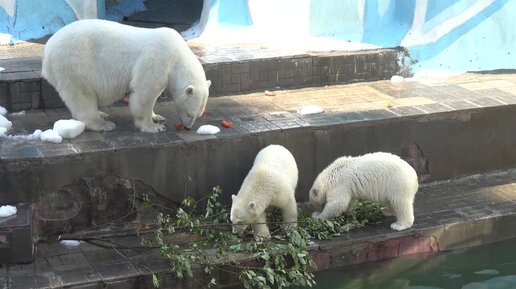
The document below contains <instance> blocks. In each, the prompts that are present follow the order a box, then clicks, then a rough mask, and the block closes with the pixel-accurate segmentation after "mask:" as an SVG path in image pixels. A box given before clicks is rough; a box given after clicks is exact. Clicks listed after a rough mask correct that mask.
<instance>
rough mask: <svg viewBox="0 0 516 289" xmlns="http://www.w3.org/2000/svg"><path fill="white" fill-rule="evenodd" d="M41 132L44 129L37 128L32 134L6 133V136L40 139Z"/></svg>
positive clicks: (21, 138)
mask: <svg viewBox="0 0 516 289" xmlns="http://www.w3.org/2000/svg"><path fill="white" fill-rule="evenodd" d="M41 133H42V131H41V130H40V129H37V130H35V131H34V132H33V133H32V134H21V135H6V136H5V137H7V138H9V139H13V140H37V139H40V137H41Z"/></svg>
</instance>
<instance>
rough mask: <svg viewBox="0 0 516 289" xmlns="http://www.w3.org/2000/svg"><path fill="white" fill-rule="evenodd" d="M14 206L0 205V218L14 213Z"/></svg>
mask: <svg viewBox="0 0 516 289" xmlns="http://www.w3.org/2000/svg"><path fill="white" fill-rule="evenodd" d="M16 212H17V210H16V207H14V206H10V205H5V206H1V207H0V218H5V217H9V216H12V215H16Z"/></svg>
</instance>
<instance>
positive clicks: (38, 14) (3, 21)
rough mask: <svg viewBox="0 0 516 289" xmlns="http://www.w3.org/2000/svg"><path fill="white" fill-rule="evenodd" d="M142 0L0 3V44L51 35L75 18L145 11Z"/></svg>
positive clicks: (116, 16) (114, 16) (18, 0)
mask: <svg viewBox="0 0 516 289" xmlns="http://www.w3.org/2000/svg"><path fill="white" fill-rule="evenodd" d="M143 1H144V0H45V1H41V0H0V44H12V43H16V42H17V41H19V40H29V39H37V38H40V37H43V36H45V35H48V34H53V33H55V32H56V31H57V30H59V29H60V28H61V27H63V26H64V25H66V24H68V23H71V22H73V21H75V20H78V19H86V18H101V19H104V18H108V19H112V20H120V19H122V17H123V16H126V15H129V14H132V13H134V12H138V11H143V10H145V6H144V5H143Z"/></svg>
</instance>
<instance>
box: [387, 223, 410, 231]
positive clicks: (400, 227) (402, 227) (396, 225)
mask: <svg viewBox="0 0 516 289" xmlns="http://www.w3.org/2000/svg"><path fill="white" fill-rule="evenodd" d="M410 227H411V226H409V225H405V224H402V223H400V222H394V223H392V224H391V229H393V230H395V231H403V230H406V229H408V228H410Z"/></svg>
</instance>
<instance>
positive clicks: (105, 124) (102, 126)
mask: <svg viewBox="0 0 516 289" xmlns="http://www.w3.org/2000/svg"><path fill="white" fill-rule="evenodd" d="M85 124H86V127H87V128H88V129H90V130H94V131H112V130H114V129H115V127H116V125H115V123H114V122H111V121H107V120H97V121H95V122H86V123H85Z"/></svg>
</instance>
